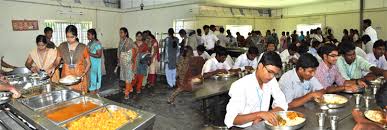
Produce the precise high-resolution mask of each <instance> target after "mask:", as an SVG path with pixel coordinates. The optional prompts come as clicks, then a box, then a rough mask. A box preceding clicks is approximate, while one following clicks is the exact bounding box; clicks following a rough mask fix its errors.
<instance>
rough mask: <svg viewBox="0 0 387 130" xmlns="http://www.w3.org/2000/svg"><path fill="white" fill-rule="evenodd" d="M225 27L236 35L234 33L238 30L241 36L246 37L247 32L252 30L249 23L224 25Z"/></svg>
mask: <svg viewBox="0 0 387 130" xmlns="http://www.w3.org/2000/svg"><path fill="white" fill-rule="evenodd" d="M226 29H229V30H230V31H231V35H232V36H234V37H236V33H237V32H239V33H240V34H241V35H242V36H244V37H245V38H247V37H248V36H249V32H251V30H253V27H252V26H251V25H226Z"/></svg>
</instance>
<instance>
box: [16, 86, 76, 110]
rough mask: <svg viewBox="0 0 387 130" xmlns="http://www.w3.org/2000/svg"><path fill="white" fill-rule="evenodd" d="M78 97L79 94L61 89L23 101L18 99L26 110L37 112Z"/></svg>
mask: <svg viewBox="0 0 387 130" xmlns="http://www.w3.org/2000/svg"><path fill="white" fill-rule="evenodd" d="M79 96H80V94H79V93H77V92H75V91H71V90H67V89H63V90H57V91H52V92H50V93H45V94H41V95H37V96H33V97H29V98H25V99H20V100H19V101H20V102H21V103H23V104H24V105H25V106H27V107H28V108H30V109H32V110H34V111H37V110H41V109H44V108H46V107H49V106H52V105H55V104H58V103H61V102H64V101H68V100H71V99H74V98H77V97H79Z"/></svg>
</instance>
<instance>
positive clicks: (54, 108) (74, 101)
mask: <svg viewBox="0 0 387 130" xmlns="http://www.w3.org/2000/svg"><path fill="white" fill-rule="evenodd" d="M89 101H90V102H91V103H93V104H96V105H97V107H95V108H93V109H90V110H87V111H84V112H81V113H79V114H77V115H75V116H73V117H69V118H67V119H66V120H63V121H58V122H57V121H54V120H52V119H50V118H48V117H47V116H48V115H49V114H52V113H54V112H56V111H57V110H59V109H62V108H65V107H67V106H70V105H74V104H79V103H83V102H89ZM102 106H103V103H102V101H101V100H98V99H96V98H91V97H85V96H82V97H78V98H75V99H72V100H69V101H65V102H62V103H59V104H56V105H53V106H50V107H47V108H45V109H42V110H41V111H40V112H41V113H42V114H43V115H44V116H45V117H47V119H48V120H50V121H51V122H53V123H54V124H56V125H62V124H64V123H67V122H68V121H70V120H72V119H75V118H77V117H79V116H82V115H84V114H86V113H88V112H91V111H94V110H97V109H98V108H101V107H102Z"/></svg>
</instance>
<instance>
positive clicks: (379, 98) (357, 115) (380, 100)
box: [352, 83, 387, 130]
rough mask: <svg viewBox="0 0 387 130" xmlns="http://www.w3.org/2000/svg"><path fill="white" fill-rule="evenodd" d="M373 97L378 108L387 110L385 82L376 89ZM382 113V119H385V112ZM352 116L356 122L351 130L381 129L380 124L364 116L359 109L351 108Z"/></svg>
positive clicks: (386, 116)
mask: <svg viewBox="0 0 387 130" xmlns="http://www.w3.org/2000/svg"><path fill="white" fill-rule="evenodd" d="M375 98H376V104H377V105H378V106H379V107H380V108H382V109H385V110H387V83H384V84H383V85H382V87H381V88H380V89H379V90H378V91H377V93H376V95H375ZM384 114H385V117H384V119H385V120H387V113H384ZM352 116H353V119H354V120H355V122H356V125H355V127H354V128H353V130H364V129H366V130H383V125H382V124H379V123H375V122H372V121H370V120H368V119H366V118H364V115H363V113H362V112H361V111H360V110H359V109H354V110H352Z"/></svg>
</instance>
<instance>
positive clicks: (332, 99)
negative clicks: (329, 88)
mask: <svg viewBox="0 0 387 130" xmlns="http://www.w3.org/2000/svg"><path fill="white" fill-rule="evenodd" d="M323 100H324V102H325V103H327V104H344V103H346V102H347V101H348V99H347V98H345V97H343V96H340V95H335V94H325V95H324V96H323Z"/></svg>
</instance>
